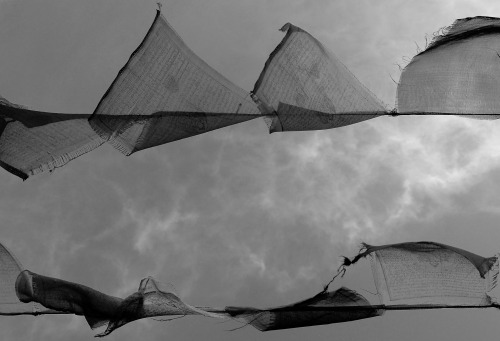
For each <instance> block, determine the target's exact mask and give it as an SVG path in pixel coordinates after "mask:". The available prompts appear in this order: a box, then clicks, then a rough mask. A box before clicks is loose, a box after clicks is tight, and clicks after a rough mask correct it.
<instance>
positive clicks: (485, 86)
mask: <svg viewBox="0 0 500 341" xmlns="http://www.w3.org/2000/svg"><path fill="white" fill-rule="evenodd" d="M499 34H500V19H498V18H489V17H474V18H465V19H459V20H457V21H455V23H454V24H453V25H451V26H450V27H448V28H446V29H444V32H443V33H442V34H439V35H436V37H435V38H434V40H433V41H432V43H431V44H430V45H429V46H428V47H427V49H426V50H425V51H423V52H421V53H419V54H418V55H416V56H415V57H414V58H413V59H412V60H411V62H410V63H409V64H408V65H407V66H406V67H405V69H404V70H403V72H402V74H401V78H400V81H399V85H398V89H397V110H398V113H400V114H409V113H410V114H411V113H417V114H460V115H466V116H469V117H472V118H480V119H498V118H500V97H499V96H498V89H499V88H500V69H499V68H498V63H499V61H500V54H499V52H498V51H500V39H499V38H498V36H499Z"/></svg>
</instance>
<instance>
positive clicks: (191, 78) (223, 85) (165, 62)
mask: <svg viewBox="0 0 500 341" xmlns="http://www.w3.org/2000/svg"><path fill="white" fill-rule="evenodd" d="M260 116H261V115H260V112H259V110H258V109H257V106H256V105H255V103H254V102H253V101H252V99H251V97H250V94H249V93H248V92H245V91H244V90H242V89H240V88H238V87H237V86H236V85H234V84H233V83H231V82H230V81H228V80H227V79H226V78H224V77H223V76H222V75H220V74H219V73H218V72H217V71H215V70H214V69H213V68H211V67H210V66H209V65H208V64H206V63H205V62H204V61H203V60H202V59H200V58H199V57H198V56H197V55H196V54H194V53H193V52H192V51H191V50H190V49H189V48H188V47H187V46H186V45H185V44H184V42H183V41H182V39H181V38H180V37H179V36H178V35H177V33H176V32H175V31H174V30H173V28H172V27H171V26H170V25H169V24H168V23H167V21H166V20H165V18H164V17H163V16H162V15H161V14H160V12H157V15H156V18H155V20H154V22H153V25H152V26H151V28H150V29H149V31H148V33H147V34H146V37H145V38H144V40H143V42H142V43H141V44H140V45H139V47H138V48H137V49H136V50H135V51H134V53H133V54H132V56H131V57H130V59H129V61H128V62H127V64H126V65H125V66H124V67H123V68H122V69H121V70H120V72H119V74H118V76H117V77H116V79H115V80H114V81H113V83H112V84H111V87H110V88H109V89H108V91H107V92H106V94H105V95H104V97H103V98H102V99H101V101H100V102H99V104H98V106H97V108H96V110H95V111H94V114H93V115H92V117H91V118H90V123H91V125H92V127H93V128H94V129H95V130H96V131H97V132H98V133H99V135H100V136H102V137H103V138H104V139H106V140H109V142H110V143H111V144H112V145H113V146H115V147H116V148H117V149H118V150H120V151H121V152H123V153H124V154H126V155H130V154H132V153H133V152H136V151H139V150H142V149H146V148H150V147H154V146H157V145H160V144H164V143H168V142H172V141H176V140H179V139H183V138H186V137H190V136H194V135H197V134H202V133H205V132H207V131H211V130H214V129H218V128H222V127H225V126H228V125H232V124H236V123H240V122H244V121H248V120H251V119H254V118H257V117H260ZM145 118H146V119H145ZM148 118H149V119H148Z"/></svg>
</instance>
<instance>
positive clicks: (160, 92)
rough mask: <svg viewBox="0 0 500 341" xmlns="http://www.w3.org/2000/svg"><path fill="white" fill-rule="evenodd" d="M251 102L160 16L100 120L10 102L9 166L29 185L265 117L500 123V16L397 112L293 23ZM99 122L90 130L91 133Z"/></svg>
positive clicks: (463, 26) (307, 123)
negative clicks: (102, 154)
mask: <svg viewBox="0 0 500 341" xmlns="http://www.w3.org/2000/svg"><path fill="white" fill-rule="evenodd" d="M282 31H284V32H286V35H285V37H284V38H283V40H282V41H281V42H280V44H279V45H278V46H277V47H276V48H275V50H274V51H273V52H272V53H271V55H270V56H269V59H268V60H267V62H266V63H265V66H264V69H263V71H262V72H261V74H260V76H259V78H258V80H257V82H256V84H255V87H254V89H253V91H252V92H251V93H247V92H246V91H244V90H242V89H240V88H239V87H237V86H236V85H234V84H233V83H232V82H230V81H229V80H227V79H226V78H224V77H223V76H222V75H221V74H219V73H218V72H217V71H215V70H214V69H213V68H211V67H210V66H209V65H207V64H206V63H205V62H204V61H203V60H202V59H201V58H199V57H198V56H197V55H196V54H194V53H193V51H191V50H190V49H189V48H188V47H187V46H186V45H185V44H184V42H183V41H182V39H181V38H180V37H179V36H178V35H177V33H176V32H175V31H174V30H173V28H172V27H171V26H170V25H169V24H168V23H167V21H166V20H165V18H164V17H163V16H162V15H161V13H160V12H158V13H157V15H156V17H155V19H154V22H153V24H152V26H151V27H150V29H149V31H148V32H147V34H146V36H145V38H144V40H143V41H142V43H141V44H140V45H139V46H138V48H137V49H136V50H135V51H134V53H133V54H132V55H131V57H130V59H129V61H128V62H127V63H126V65H125V66H124V67H123V68H122V69H121V70H120V72H119V74H118V76H117V77H116V79H115V80H114V81H113V82H112V84H111V86H110V88H109V89H108V91H107V92H106V93H105V94H104V96H103V97H102V99H101V101H100V102H99V104H98V105H97V107H96V109H95V111H94V113H93V114H92V115H91V116H89V115H85V114H84V115H78V114H58V113H45V112H37V111H32V110H28V109H26V108H24V107H21V106H19V105H14V104H12V103H10V102H9V101H7V100H6V99H4V98H2V97H0V166H1V167H3V168H4V169H6V170H8V171H9V172H11V173H13V174H15V175H17V176H19V177H21V178H23V179H26V178H27V177H29V176H31V175H33V174H36V173H38V172H41V171H44V170H53V169H54V168H57V167H61V166H63V165H65V164H66V163H67V162H69V161H70V160H72V159H74V158H76V157H78V156H80V155H82V154H84V153H86V152H89V151H91V150H93V149H94V148H97V147H98V146H100V145H101V144H103V143H104V142H106V141H109V142H110V143H111V144H112V145H113V146H115V147H116V148H117V149H118V150H120V151H121V152H122V153H124V154H126V155H130V154H132V153H134V152H136V151H139V150H142V149H146V148H150V147H154V146H158V145H161V144H164V143H169V142H172V141H176V140H179V139H183V138H187V137H190V136H194V135H198V134H202V133H205V132H208V131H211V130H215V129H218V128H222V127H225V126H229V125H233V124H237V123H240V122H244V121H248V120H251V119H254V118H257V117H264V119H265V120H266V122H267V124H268V125H269V130H270V132H278V131H301V130H320V129H330V128H336V127H342V126H346V125H349V124H354V123H358V122H362V121H365V120H368V119H371V118H375V117H377V116H381V115H393V116H397V115H460V116H466V117H472V118H480V119H496V118H499V117H500V113H499V111H498V108H499V107H500V99H499V96H497V90H496V89H498V88H499V87H500V71H499V70H498V68H497V65H498V61H499V58H500V52H497V51H500V43H499V42H498V41H499V40H498V34H499V33H500V19H498V18H488V17H475V18H465V19H460V20H457V21H456V22H455V23H454V24H453V25H452V26H450V27H448V28H446V29H445V30H444V31H443V33H442V34H439V35H436V37H435V38H434V40H433V41H432V43H431V44H430V45H429V46H428V47H427V49H426V50H425V51H423V52H421V53H419V54H418V55H416V56H415V57H414V58H413V59H412V61H411V62H410V63H409V64H408V65H407V66H406V68H405V69H404V70H403V72H402V74H401V79H400V81H399V84H398V88H397V110H396V109H395V110H393V111H388V110H387V109H386V108H385V107H384V105H383V104H382V103H381V102H380V101H379V100H378V99H377V98H376V97H375V96H374V95H373V94H372V93H371V92H370V91H369V90H368V89H366V88H365V87H364V86H363V85H362V84H361V83H360V82H359V81H358V80H357V79H356V77H354V75H353V74H352V73H351V72H350V71H349V70H348V69H347V68H346V67H345V66H344V65H343V64H342V63H341V62H340V61H339V60H338V59H337V58H336V57H335V56H334V55H333V53H331V52H329V51H328V50H327V49H326V48H325V47H324V46H323V45H322V44H321V43H320V42H319V41H318V40H317V39H315V38H314V37H313V36H312V35H310V34H309V33H307V32H305V31H304V30H302V29H301V28H299V27H296V26H294V25H292V24H286V25H285V26H283V28H282ZM89 123H90V124H89Z"/></svg>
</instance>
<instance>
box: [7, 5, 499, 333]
mask: <svg viewBox="0 0 500 341" xmlns="http://www.w3.org/2000/svg"><path fill="white" fill-rule="evenodd" d="M155 10H156V4H155V1H152V0H100V1H97V0H84V1H81V0H79V1H77V0H45V1H34V0H33V1H28V0H0V46H1V49H0V94H1V95H2V96H4V97H5V98H7V99H8V100H10V101H11V102H13V103H18V104H22V105H26V106H28V107H29V108H31V109H34V110H42V111H53V112H68V113H91V112H92V111H93V110H94V109H95V107H96V105H97V103H98V101H99V99H100V98H101V96H102V95H103V94H104V92H105V91H106V89H107V88H108V87H109V85H110V84H111V82H112V81H113V79H114V77H115V76H116V74H117V72H118V70H119V69H120V68H121V67H122V66H123V65H124V64H125V62H126V61H127V60H128V58H129V56H130V54H131V53H132V51H133V50H134V49H135V48H136V47H137V46H138V45H139V43H140V42H141V40H142V38H143V37H144V35H145V34H146V32H147V30H148V28H149V27H150V25H151V23H152V21H153V18H154V16H155ZM163 13H164V15H165V17H166V18H167V20H168V21H169V22H170V23H171V24H172V26H173V27H174V28H175V29H176V31H177V32H178V33H179V34H180V36H181V37H182V38H183V39H184V40H185V42H186V43H187V45H188V46H190V47H191V48H192V49H193V50H194V51H195V53H197V54H198V55H199V56H200V57H201V58H202V59H204V60H205V61H207V62H208V63H209V64H210V65H211V66H213V67H214V68H215V69H216V70H218V71H219V72H220V73H222V74H223V75H224V76H226V77H227V78H228V79H230V80H232V81H233V82H235V83H236V84H237V85H239V86H240V87H242V88H243V89H245V90H248V91H250V90H251V89H252V88H253V84H254V82H255V80H256V79H257V77H258V75H259V73H260V71H261V70H262V68H263V66H264V63H265V61H266V59H267V57H268V55H269V53H270V52H271V51H272V50H273V49H274V47H275V46H276V44H277V43H278V42H279V41H280V40H281V39H282V37H283V33H282V32H279V31H278V29H279V28H280V27H281V26H282V25H283V24H284V23H286V22H288V21H289V22H291V23H293V24H295V25H297V26H299V27H302V28H303V29H305V30H307V31H308V32H310V33H311V34H312V35H314V36H315V37H316V38H318V39H319V40H320V41H321V42H323V44H324V45H325V46H327V47H328V48H329V49H330V50H332V51H333V52H334V53H335V54H336V55H337V57H338V58H339V59H340V60H341V61H343V62H344V63H345V64H346V65H347V67H348V68H349V69H350V70H351V71H352V72H353V73H354V74H355V75H356V76H357V77H358V78H359V79H360V81H361V82H362V83H363V84H365V85H366V86H367V87H368V88H369V89H371V90H372V92H374V93H375V94H376V95H377V96H378V97H379V98H380V99H381V100H383V101H384V102H385V103H387V106H388V107H389V108H392V107H393V106H394V98H395V92H396V84H395V83H394V81H393V80H392V79H394V80H395V81H397V80H398V79H399V75H400V71H399V68H398V66H397V64H400V65H404V64H405V61H404V60H405V59H409V58H411V57H412V56H413V55H414V54H415V53H416V50H417V45H418V46H420V48H424V45H425V35H426V34H427V35H432V33H433V32H435V31H437V30H438V29H439V28H441V27H443V26H447V25H449V24H451V23H452V22H453V21H454V20H455V19H457V18H463V17H469V16H476V15H483V16H500V3H497V2H493V1H444V0H442V1H425V0H416V1H400V0H392V1H373V0H361V1H336V0H318V1H311V0H310V1H300V0H274V1H271V0H268V1H264V0H253V1H239V0H210V1H207V0H170V1H166V0H165V1H164V7H163ZM391 77H392V79H391ZM499 191H500V122H491V121H475V120H469V119H465V118H453V117H447V118H443V117H418V118H410V117H406V118H405V117H399V118H390V117H384V118H377V119H373V120H370V121H366V122H363V123H360V124H357V125H353V126H349V127H344V128H340V129H334V130H326V131H318V132H300V133H277V134H272V135H269V134H268V133H267V127H266V125H265V123H264V122H263V121H261V120H254V121H250V122H247V123H244V124H240V125H236V126H232V127H228V128H224V129H221V130H217V131H213V132H210V133H208V134H205V135H199V136H196V137H193V138H190V139H186V140H182V141H178V142H174V143H171V144H168V145H164V146H160V147H156V148H153V149H149V150H145V151H142V152H139V153H137V154H134V155H132V156H130V157H124V156H123V155H122V154H120V153H119V152H118V151H116V150H114V149H113V148H112V147H111V146H107V145H105V146H103V147H101V148H98V149H97V150H94V151H92V152H91V153H89V154H86V155H84V156H82V157H80V158H78V159H76V160H74V161H72V162H70V163H69V164H68V165H66V166H65V167H63V168H60V169H57V170H56V171H55V172H53V173H52V174H48V173H47V174H45V173H43V174H41V175H37V176H34V177H32V178H30V179H28V180H27V181H26V182H22V181H21V180H20V179H19V178H17V177H15V176H13V175H11V174H9V173H8V172H6V171H3V170H2V171H0V192H1V195H0V217H1V220H0V221H1V227H0V231H1V233H0V236H1V242H2V243H4V244H5V245H6V246H7V247H9V248H10V249H11V250H12V251H13V252H14V253H15V254H16V255H17V256H18V258H19V259H20V260H21V262H22V263H23V265H24V266H25V267H26V268H28V269H30V270H33V271H35V272H37V273H40V274H44V275H48V276H53V277H59V278H63V279H66V280H70V281H74V282H79V283H82V284H85V285H88V286H91V287H94V288H96V289H98V290H101V291H103V292H106V293H109V294H113V295H116V296H122V297H125V296H127V295H128V294H130V293H132V292H134V291H135V290H136V289H137V287H138V285H139V282H140V280H141V279H142V278H143V277H146V276H148V275H151V276H153V277H155V278H156V279H158V280H160V281H162V282H166V283H171V284H173V285H174V286H175V288H176V289H177V293H178V294H179V295H180V296H181V297H182V298H183V299H184V300H185V301H186V302H187V303H190V304H194V305H214V306H225V305H244V306H245V305H252V306H256V307H268V306H275V305H282V304H287V303H292V302H295V301H297V300H300V299H303V298H307V297H309V296H312V295H314V294H316V293H317V292H318V291H319V290H321V288H322V285H323V284H325V283H326V282H327V281H328V280H329V279H330V277H331V276H332V275H333V273H334V271H335V269H336V268H337V266H338V265H339V256H341V255H354V254H356V253H357V249H358V246H359V243H360V242H361V241H365V242H368V243H371V244H387V243H396V242H402V241H420V240H431V241H437V242H441V243H445V244H450V245H454V246H457V247H461V248H464V249H466V250H469V251H471V252H475V253H478V254H480V255H482V256H491V255H493V254H495V253H496V252H497V251H498V250H500V243H499V241H500V229H498V227H497V222H498V219H499V215H500V195H499V194H498V193H499ZM365 265H366V264H365ZM365 265H363V266H365ZM363 266H360V267H359V268H358V269H352V270H351V273H350V274H348V276H346V279H345V280H344V281H343V282H339V284H338V285H340V284H344V285H347V286H350V287H353V288H359V291H360V293H361V294H363V295H366V296H367V297H368V298H372V296H371V295H370V294H369V293H367V292H365V291H363V290H361V289H366V290H370V291H372V290H373V284H372V283H371V274H370V273H369V272H368V271H369V266H367V265H366V266H365V267H363ZM332 288H335V286H333V287H332ZM498 318H499V315H498V312H496V311H493V310H463V311H418V312H388V313H386V314H385V315H384V316H382V317H377V318H372V319H367V320H362V321H357V322H350V323H345V324H336V325H327V326H319V327H312V328H302V329H295V330H287V331H278V332H267V333H261V332H258V331H256V330H255V329H253V328H252V327H245V328H243V329H240V330H237V331H228V330H229V329H232V328H234V327H237V326H238V324H236V323H234V322H226V323H222V324H221V323H219V321H216V320H212V319H207V318H202V317H199V318H198V317H187V318H184V319H180V320H176V321H173V322H168V323H167V322H157V321H152V320H143V321H137V322H133V323H130V324H128V325H126V326H124V327H122V328H120V329H118V330H116V331H115V332H114V333H113V334H111V335H110V336H108V337H107V340H138V339H141V340H167V339H169V340H194V339H211V340H304V339H308V340H326V339H328V340H332V339H335V340H361V339H366V338H371V339H372V340H453V341H456V340H473V339H474V340H492V339H496V338H497V337H498V332H499V331H500V327H499V324H498ZM94 334H95V332H93V331H91V330H90V329H89V327H88V325H87V324H86V322H85V319H84V318H83V317H75V316H41V317H32V316H27V317H2V318H0V338H1V339H2V340H14V339H17V340H72V341H78V340H91V339H93V335H94Z"/></svg>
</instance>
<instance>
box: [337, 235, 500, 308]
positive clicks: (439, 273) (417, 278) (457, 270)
mask: <svg viewBox="0 0 500 341" xmlns="http://www.w3.org/2000/svg"><path fill="white" fill-rule="evenodd" d="M367 256H369V257H370V261H371V263H372V271H373V278H374V281H375V285H376V287H377V292H378V295H379V297H380V300H381V302H382V304H384V305H386V307H387V308H389V307H390V306H406V307H407V308H423V307H432V306H435V307H460V306H469V307H481V306H484V307H489V306H497V303H496V302H494V300H493V299H492V298H491V297H490V296H489V295H488V292H489V291H491V290H492V289H493V288H494V287H495V286H496V284H497V277H498V271H499V269H498V256H494V257H489V258H484V257H481V256H478V255H475V254H473V253H471V252H468V251H465V250H462V249H459V248H455V247H452V246H448V245H444V244H440V243H434V242H414V243H401V244H392V245H384V246H371V245H366V244H365V247H364V251H363V252H360V253H359V254H358V255H357V256H356V257H355V258H353V259H352V260H349V259H346V261H345V263H344V266H349V265H352V264H354V263H356V262H357V261H358V260H360V259H361V258H364V257H367Z"/></svg>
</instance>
